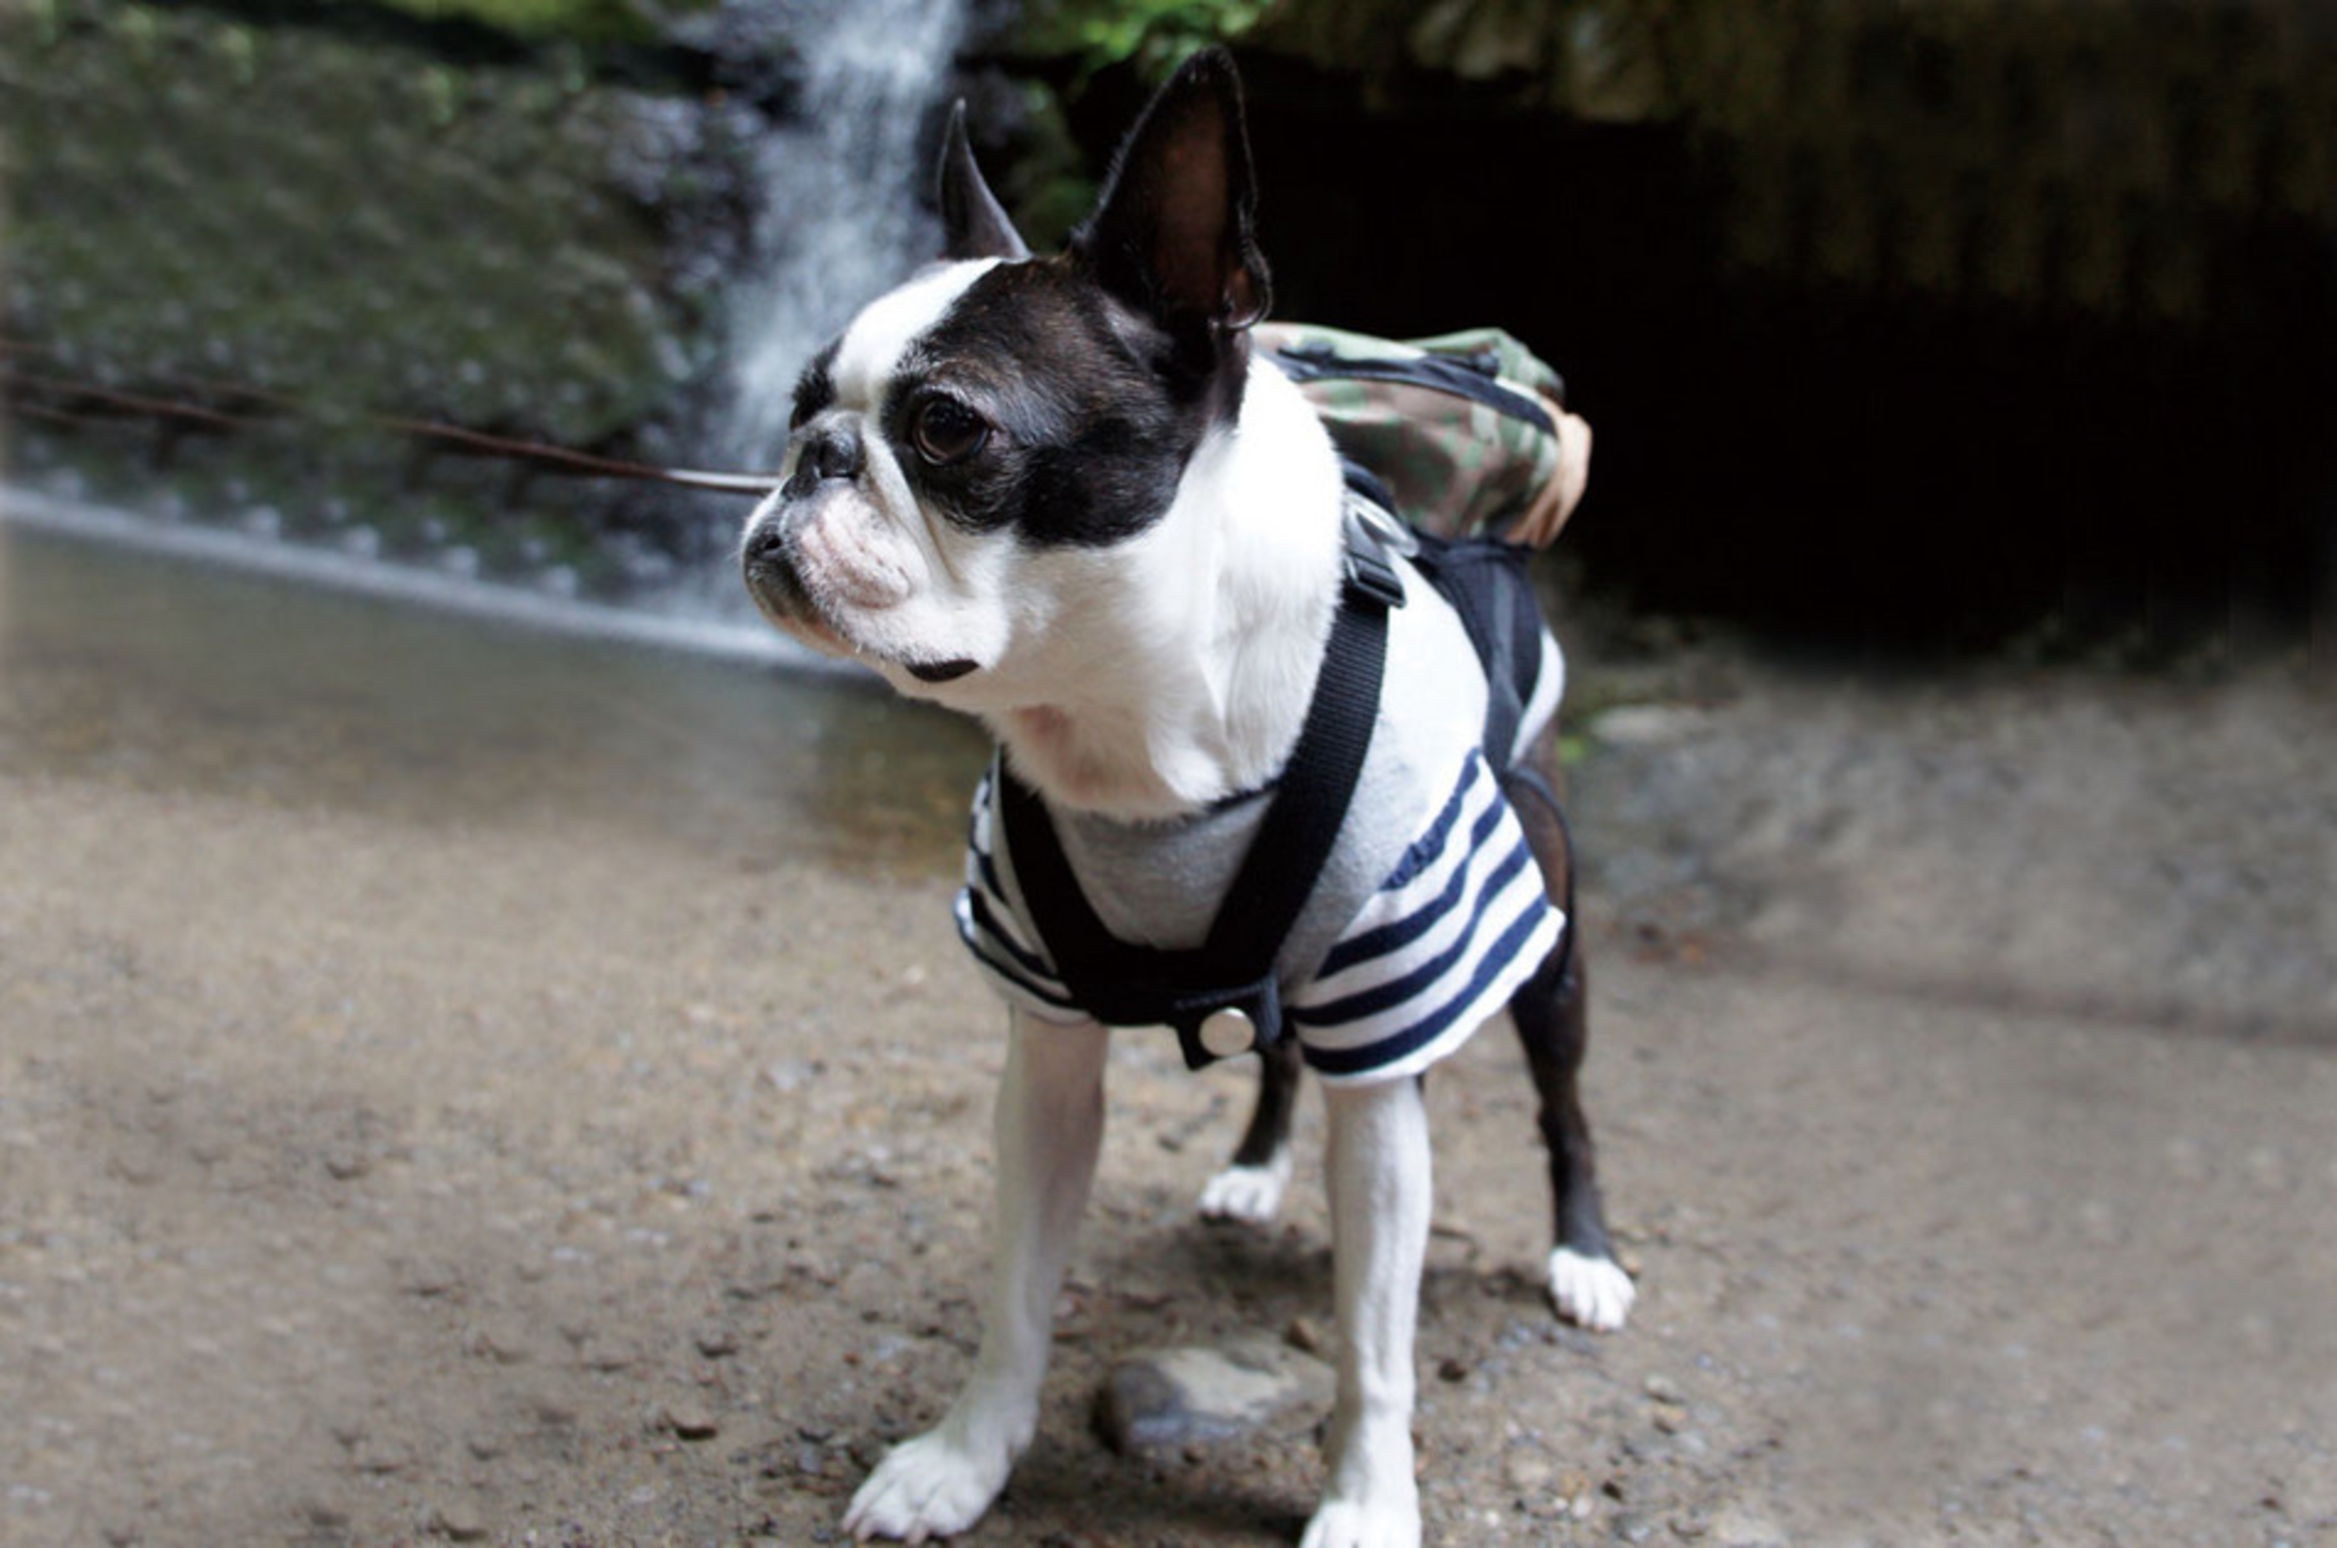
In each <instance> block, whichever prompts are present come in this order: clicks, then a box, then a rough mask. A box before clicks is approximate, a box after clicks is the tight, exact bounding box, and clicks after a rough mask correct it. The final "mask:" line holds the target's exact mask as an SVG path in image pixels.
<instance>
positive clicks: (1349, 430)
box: [1254, 322, 1572, 548]
mask: <svg viewBox="0 0 2337 1548" xmlns="http://www.w3.org/2000/svg"><path fill="white" fill-rule="evenodd" d="M1254 336H1255V338H1256V340H1257V342H1258V343H1259V344H1260V345H1261V346H1262V347H1264V348H1265V349H1266V350H1267V351H1268V352H1269V353H1270V354H1271V356H1272V358H1273V360H1274V362H1275V363H1276V364H1277V365H1279V366H1280V367H1281V368H1282V370H1283V373H1284V374H1285V375H1287V376H1288V377H1290V379H1291V380H1292V381H1294V382H1296V383H1297V384H1298V386H1299V390H1300V391H1301V392H1303V393H1305V394H1306V396H1307V399H1308V400H1309V401H1310V402H1312V403H1313V404H1314V406H1315V412H1316V413H1317V414H1319V415H1321V416H1322V420H1323V424H1324V426H1325V428H1327V429H1328V430H1329V431H1330V432H1331V440H1332V442H1333V443H1334V444H1335V445H1336V446H1337V447H1338V448H1339V453H1340V455H1341V456H1343V457H1345V458H1347V459H1348V460H1349V461H1350V462H1352V463H1355V464H1357V465H1359V466H1361V467H1362V468H1363V469H1364V470H1365V471H1366V472H1368V473H1370V474H1371V475H1373V476H1374V477H1376V478H1377V479H1378V480H1379V482H1380V483H1381V485H1382V486H1383V487H1384V488H1385V489H1386V490H1387V492H1388V494H1389V495H1390V496H1391V497H1392V500H1393V503H1394V507H1395V511H1396V514H1397V515H1399V516H1401V517H1403V519H1404V520H1405V521H1407V522H1409V523H1410V524H1411V525H1413V526H1415V527H1417V528H1419V529H1420V530H1422V531H1424V532H1430V533H1434V534H1436V535H1437V536H1439V537H1449V538H1466V537H1477V536H1496V537H1501V538H1504V539H1506V540H1507V541H1509V542H1512V543H1518V544H1523V545H1526V546H1529V547H1533V548H1545V547H1547V546H1549V544H1550V542H1551V540H1552V539H1554V538H1556V537H1557V536H1558V532H1559V529H1560V528H1561V527H1563V526H1564V525H1565V523H1566V518H1567V516H1568V515H1569V514H1570V513H1571V511H1572V506H1571V503H1570V502H1569V501H1568V500H1567V499H1566V497H1565V482H1566V481H1565V480H1564V479H1563V478H1562V477H1561V476H1560V475H1561V471H1562V464H1563V461H1564V456H1563V452H1564V447H1563V445H1562V442H1561V438H1560V436H1559V433H1558V417H1559V414H1560V413H1561V412H1562V405H1563V404H1564V402H1565V396H1566V384H1565V382H1564V380H1563V379H1561V378H1560V376H1559V375H1558V373H1557V372H1556V371H1554V370H1552V369H1551V368H1550V367H1549V366H1548V365H1545V364H1544V363H1543V362H1542V361H1541V360H1540V359H1538V358H1537V357H1536V356H1535V355H1534V353H1533V352H1532V351H1531V350H1529V349H1527V348H1526V347H1525V346H1524V345H1523V344H1521V343H1519V342H1518V341H1517V340H1516V339H1514V338H1512V337H1510V336H1509V335H1508V334H1506V333H1503V332H1502V331H1501V330H1499V329H1498V328H1476V329H1471V330H1470V331H1468V332H1466V333H1450V334H1446V335H1444V336H1442V337H1440V338H1433V339H1417V340H1412V341H1409V342H1399V341H1397V340H1393V339H1378V338H1372V337H1370V336H1368V335H1366V334H1360V333H1345V332H1341V331H1340V330H1338V329H1336V328H1321V327H1316V326H1314V325H1312V324H1309V323H1282V322H1275V323H1264V324H1261V325H1259V327H1258V328H1257V329H1256V330H1255V334H1254Z"/></svg>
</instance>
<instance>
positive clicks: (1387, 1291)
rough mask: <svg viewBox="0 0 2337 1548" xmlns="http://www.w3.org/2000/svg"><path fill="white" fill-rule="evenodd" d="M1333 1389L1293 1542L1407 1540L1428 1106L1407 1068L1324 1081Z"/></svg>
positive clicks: (1416, 1531) (1412, 1527) (1412, 1499)
mask: <svg viewBox="0 0 2337 1548" xmlns="http://www.w3.org/2000/svg"><path fill="white" fill-rule="evenodd" d="M1324 1101H1325V1106H1326V1107H1327V1108H1328V1110H1329V1113H1330V1120H1331V1125H1330V1127H1331V1154H1330V1174H1331V1179H1330V1180H1331V1236H1332V1265H1333V1277H1334V1280H1335V1281H1336V1289H1335V1295H1336V1298H1337V1301H1338V1309H1339V1333H1340V1340H1339V1343H1340V1348H1339V1401H1338V1407H1337V1409H1336V1410H1335V1411H1334V1412H1333V1414H1332V1416H1331V1444H1330V1451H1329V1456H1328V1459H1327V1460H1328V1464H1329V1479H1328V1481H1327V1482H1326V1484H1325V1486H1324V1489H1323V1503H1322V1507H1321V1509H1319V1510H1317V1511H1316V1512H1315V1518H1314V1520H1313V1521H1311V1522H1309V1523H1308V1525H1307V1529H1306V1537H1305V1538H1304V1540H1303V1541H1302V1542H1301V1544H1300V1548H1417V1545H1418V1543H1419V1541H1420V1490H1419V1486H1418V1485H1417V1484H1416V1483H1415V1482H1414V1480H1413V1476H1412V1399H1413V1395H1414V1373H1413V1362H1412V1334H1413V1328H1414V1325H1415V1324H1416V1323H1417V1321H1418V1319H1419V1309H1420V1271H1421V1267H1422V1264H1423V1263H1424V1262H1425V1260H1426V1257H1427V1253H1428V1217H1429V1207H1430V1196H1431V1186H1430V1169H1431V1160H1430V1155H1429V1146H1428V1109H1427V1105H1426V1104H1425V1103H1424V1102H1423V1101H1422V1099H1421V1094H1420V1083H1419V1082H1418V1081H1416V1080H1389V1081H1380V1082H1376V1083H1374V1084H1370V1085H1363V1086H1344V1087H1332V1088H1329V1089H1327V1090H1326V1092H1325V1094H1324Z"/></svg>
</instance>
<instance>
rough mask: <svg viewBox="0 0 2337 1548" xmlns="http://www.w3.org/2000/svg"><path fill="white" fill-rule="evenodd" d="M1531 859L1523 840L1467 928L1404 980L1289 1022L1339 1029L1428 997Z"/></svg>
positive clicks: (1295, 1010)
mask: <svg viewBox="0 0 2337 1548" xmlns="http://www.w3.org/2000/svg"><path fill="white" fill-rule="evenodd" d="M1530 858H1531V856H1529V855H1528V854H1527V852H1526V846H1525V844H1524V842H1523V840H1522V839H1521V840H1520V841H1519V843H1518V844H1517V845H1516V846H1515V847H1514V848H1512V849H1511V850H1510V852H1509V855H1508V858H1506V859H1504V860H1503V861H1502V862H1501V864H1500V865H1499V866H1497V867H1496V868H1495V869H1494V871H1493V873H1492V874H1491V875H1490V876H1489V877H1487V878H1486V881H1485V890H1484V891H1482V892H1480V893H1479V894H1478V895H1477V906H1476V907H1475V908H1473V909H1471V910H1470V911H1469V924H1468V928H1466V929H1464V930H1463V931H1461V933H1460V934H1459V935H1457V936H1455V937H1454V938H1453V943H1452V944H1451V945H1450V946H1447V947H1446V948H1445V949H1444V950H1442V951H1440V952H1438V953H1437V954H1436V955H1435V956H1434V957H1432V958H1431V959H1429V960H1428V961H1427V962H1425V963H1423V964H1421V965H1420V966H1419V967H1416V968H1414V969H1413V970H1412V971H1411V972H1409V973H1406V974H1405V975H1404V976H1403V977H1401V978H1392V979H1390V980H1388V981H1387V982H1386V983H1384V984H1377V985H1374V986H1373V987H1372V988H1369V989H1359V990H1357V991H1356V992H1355V993H1353V994H1351V995H1348V996H1347V997H1346V998H1345V999H1343V1000H1333V1001H1331V1002H1330V1003H1329V1004H1327V1005H1309V1006H1304V1007H1300V1006H1295V1005H1294V1006H1292V1007H1291V1008H1290V1019H1291V1020H1293V1021H1303V1022H1305V1023H1307V1024H1308V1025H1310V1026H1318V1027H1330V1026H1337V1025H1338V1024H1339V1023H1341V1022H1343V1021H1361V1020H1362V1019H1363V1018H1365V1017H1366V1016H1375V1015H1378V1014H1379V1013H1380V1012H1381V1011H1384V1010H1387V1009H1390V1008H1391V1007H1393V1006H1397V1005H1401V1004H1403V1003H1404V1002H1405V1001H1406V1000H1409V999H1412V998H1414V997H1415V996H1418V995H1421V994H1424V993H1426V992H1427V991H1428V989H1429V988H1430V986H1432V985H1433V984H1434V983H1435V982H1436V981H1437V980H1438V979H1439V978H1442V977H1443V976H1444V975H1445V974H1447V973H1449V972H1451V971H1452V966H1453V964H1454V963H1456V962H1458V961H1460V960H1461V957H1462V955H1463V954H1464V953H1466V952H1467V951H1468V949H1469V943H1470V942H1471V941H1472V940H1474V939H1476V936H1477V931H1478V929H1479V927H1480V926H1482V925H1483V924H1484V922H1485V915H1486V914H1487V913H1488V912H1490V911H1491V909H1492V907H1493V904H1494V902H1495V900H1496V899H1497V898H1498V897H1499V896H1500V894H1501V889H1502V888H1504V887H1506V886H1508V885H1509V883H1510V880H1511V878H1513V877H1515V876H1516V875H1517V874H1518V872H1519V870H1520V869H1522V868H1523V867H1524V866H1525V865H1526V863H1527V861H1528V860H1529V859H1530ZM1535 901H1536V902H1541V901H1542V899H1541V896H1540V894H1538V893H1537V894H1536V895H1535Z"/></svg>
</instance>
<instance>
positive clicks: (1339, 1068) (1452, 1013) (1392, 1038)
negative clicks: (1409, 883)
mask: <svg viewBox="0 0 2337 1548" xmlns="http://www.w3.org/2000/svg"><path fill="white" fill-rule="evenodd" d="M1543 905H1544V900H1543V899H1542V898H1541V897H1540V896H1538V895H1537V896H1536V897H1535V898H1534V900H1533V901H1532V902H1531V903H1530V904H1528V905H1527V906H1526V908H1525V911H1524V912H1523V913H1521V914H1519V915H1518V917H1517V919H1516V920H1515V922H1513V923H1512V924H1511V925H1510V927H1509V928H1508V929H1506V930H1504V931H1502V932H1501V938H1500V939H1499V940H1497V941H1495V942H1494V943H1493V947H1492V949H1491V950H1489V951H1487V952H1486V953H1485V956H1484V958H1483V959H1482V960H1481V961H1479V963H1478V964H1477V971H1476V974H1475V976H1473V977H1472V978H1471V979H1470V980H1469V986H1468V988H1467V989H1466V990H1464V991H1463V992H1462V993H1460V994H1456V995H1454V996H1453V997H1452V998H1451V999H1449V1000H1446V1001H1445V1002H1444V1004H1442V1005H1440V1006H1438V1007H1437V1008H1436V1009H1435V1010H1434V1011H1432V1012H1430V1013H1429V1014H1428V1015H1426V1016H1424V1017H1422V1018H1421V1019H1420V1020H1418V1021H1415V1022H1413V1023H1412V1024H1411V1025H1410V1026H1408V1027H1406V1028H1404V1030H1403V1031H1401V1032H1395V1033H1391V1034H1390V1035H1388V1036H1387V1037H1384V1038H1381V1039H1380V1040H1379V1041H1378V1042H1376V1043H1367V1044H1365V1045H1364V1046H1363V1047H1361V1048H1317V1047H1315V1046H1314V1045H1313V1044H1312V1043H1304V1044H1302V1045H1301V1046H1302V1048H1303V1049H1304V1051H1305V1054H1306V1062H1307V1063H1308V1064H1310V1065H1312V1066H1313V1067H1314V1068H1315V1069H1317V1070H1319V1071H1321V1072H1322V1073H1323V1074H1325V1075H1355V1074H1360V1073H1362V1072H1363V1071H1365V1070H1376V1069H1379V1068H1382V1067H1383V1066H1386V1065H1390V1064H1393V1063H1395V1062H1396V1061H1397V1060H1399V1059H1401V1058H1403V1057H1404V1056H1405V1055H1407V1054H1411V1053H1415V1052H1417V1051H1418V1050H1420V1049H1421V1048H1423V1047H1426V1046H1427V1045H1428V1044H1430V1043H1433V1042H1435V1041H1436V1040H1437V1038H1439V1037H1441V1036H1443V1035H1444V1033H1445V1031H1446V1029H1447V1028H1449V1027H1451V1026H1452V1024H1453V1023H1454V1022H1455V1021H1456V1020H1458V1019H1459V1018H1460V1016H1461V1014H1462V1012H1464V1011H1466V1010H1467V1009H1468V1008H1469V1007H1470V1006H1471V1005H1473V1004H1475V1003H1476V1001H1477V997H1478V996H1479V995H1482V994H1483V993H1484V992H1485V991H1486V990H1487V989H1489V988H1491V987H1492V986H1493V981H1494V980H1495V979H1496V978H1498V977H1500V976H1501V974H1502V972H1503V970H1504V969H1506V968H1507V967H1508V966H1509V964H1510V962H1511V961H1512V960H1513V959H1514V958H1515V957H1516V956H1517V954H1518V953H1519V952H1520V951H1521V950H1523V949H1524V947H1525V944H1526V942H1527V941H1529V940H1531V939H1533V934H1534V927H1535V926H1536V925H1538V924H1540V923H1541V911H1542V908H1543ZM1293 1019H1295V1017H1294V1018H1293Z"/></svg>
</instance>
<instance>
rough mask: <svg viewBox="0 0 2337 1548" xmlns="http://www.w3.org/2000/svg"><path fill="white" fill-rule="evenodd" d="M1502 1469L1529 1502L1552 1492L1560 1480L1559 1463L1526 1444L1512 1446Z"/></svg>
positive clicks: (1504, 1475) (1515, 1488)
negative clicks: (1525, 1445) (1553, 1486)
mask: <svg viewBox="0 0 2337 1548" xmlns="http://www.w3.org/2000/svg"><path fill="white" fill-rule="evenodd" d="M1501 1471H1502V1476H1503V1477H1504V1478H1506V1479H1508V1480H1509V1486H1510V1487H1511V1488H1512V1489H1514V1490H1516V1491H1517V1492H1518V1494H1519V1495H1521V1496H1522V1497H1524V1498H1525V1499H1526V1500H1527V1501H1528V1502H1529V1503H1530V1502H1532V1501H1534V1500H1537V1499H1541V1498H1543V1497H1545V1496H1547V1495H1549V1494H1550V1493H1552V1492H1553V1491H1552V1485H1554V1484H1555V1483H1556V1482H1557V1481H1558V1464H1557V1463H1555V1462H1553V1461H1551V1460H1550V1459H1549V1457H1547V1456H1545V1455H1544V1454H1543V1453H1541V1452H1539V1451H1535V1450H1532V1449H1530V1448H1527V1447H1524V1446H1514V1447H1512V1448H1510V1451H1509V1454H1508V1456H1507V1457H1505V1458H1504V1459H1503V1460H1502V1464H1501Z"/></svg>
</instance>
